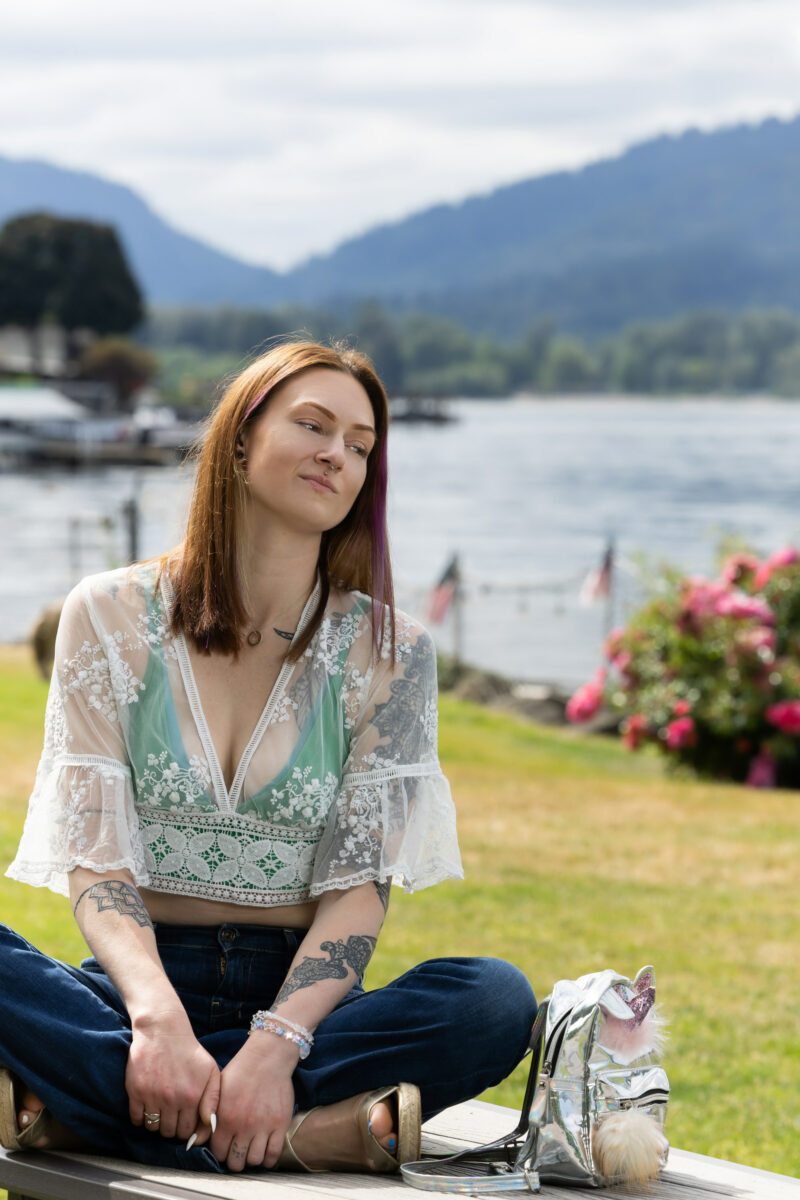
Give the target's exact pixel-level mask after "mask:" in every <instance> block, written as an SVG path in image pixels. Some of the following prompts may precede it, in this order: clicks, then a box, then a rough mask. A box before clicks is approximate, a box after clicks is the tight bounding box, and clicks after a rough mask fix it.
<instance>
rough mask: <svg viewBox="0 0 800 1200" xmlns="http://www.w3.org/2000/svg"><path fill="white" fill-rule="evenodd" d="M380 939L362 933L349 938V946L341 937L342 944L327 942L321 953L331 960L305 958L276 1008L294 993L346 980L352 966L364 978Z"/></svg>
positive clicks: (280, 994)
mask: <svg viewBox="0 0 800 1200" xmlns="http://www.w3.org/2000/svg"><path fill="white" fill-rule="evenodd" d="M377 940H378V939H377V938H374V937H369V935H368V934H366V933H362V934H355V935H353V936H352V937H349V938H348V939H347V945H345V944H344V942H343V941H342V940H341V938H340V939H339V941H338V942H323V943H322V944H321V946H320V950H324V951H325V953H326V954H327V955H328V959H327V961H326V960H325V959H324V958H308V957H306V958H304V959H303V961H302V962H301V963H298V965H297V966H296V967H295V969H294V970H293V971H292V973H291V975H290V976H289V978H288V979H287V980H286V982H285V983H284V985H283V987H282V988H281V990H280V991H279V992H278V994H277V996H276V997H275V999H274V1001H273V1005H275V1006H277V1005H278V1004H280V1003H281V1001H282V1000H286V999H287V998H288V997H289V996H291V994H292V992H297V991H299V990H300V989H301V988H307V987H311V986H312V985H313V984H315V983H318V982H319V981H320V980H321V979H346V978H347V968H348V967H350V968H352V970H353V971H355V973H356V978H357V979H360V978H361V976H362V975H363V974H364V971H365V970H366V968H367V963H368V962H369V960H370V958H371V957H372V951H373V950H374V949H375V943H376V942H377Z"/></svg>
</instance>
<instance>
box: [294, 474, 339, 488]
mask: <svg viewBox="0 0 800 1200" xmlns="http://www.w3.org/2000/svg"><path fill="white" fill-rule="evenodd" d="M300 478H301V479H304V480H305V481H306V483H310V484H311V486H312V487H313V489H314V491H315V492H335V491H336V488H335V487H334V486H333V484H332V483H331V482H330V481H329V480H327V479H326V478H325V476H324V475H301V477H300Z"/></svg>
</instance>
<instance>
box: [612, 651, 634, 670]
mask: <svg viewBox="0 0 800 1200" xmlns="http://www.w3.org/2000/svg"><path fill="white" fill-rule="evenodd" d="M632 662H633V655H632V654H631V652H630V650H621V651H620V653H619V654H615V655H614V657H613V658H612V659H611V665H612V667H614V669H615V670H616V671H619V673H620V675H625V674H627V672H628V669H629V667H630V665H631V663H632Z"/></svg>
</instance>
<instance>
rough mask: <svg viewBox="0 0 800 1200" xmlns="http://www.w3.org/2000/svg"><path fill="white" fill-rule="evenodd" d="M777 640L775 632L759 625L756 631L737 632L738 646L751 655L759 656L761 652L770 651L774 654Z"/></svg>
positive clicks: (741, 630)
mask: <svg viewBox="0 0 800 1200" xmlns="http://www.w3.org/2000/svg"><path fill="white" fill-rule="evenodd" d="M776 640H777V639H776V636H775V630H774V629H768V628H767V627H766V625H759V626H758V627H757V628H756V629H739V630H737V632H736V644H737V645H738V646H740V647H741V649H742V650H745V651H748V652H749V653H751V654H758V653H759V651H761V650H768V651H770V652H771V653H772V654H774V653H775V643H776ZM767 657H769V655H768V656H767Z"/></svg>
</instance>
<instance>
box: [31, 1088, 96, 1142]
mask: <svg viewBox="0 0 800 1200" xmlns="http://www.w3.org/2000/svg"><path fill="white" fill-rule="evenodd" d="M43 1108H44V1105H43V1104H42V1102H41V1100H40V1099H39V1098H38V1096H34V1094H33V1092H29V1091H27V1090H25V1091H23V1093H22V1106H21V1108H20V1110H19V1112H18V1113H17V1123H18V1125H19V1127H20V1129H27V1127H28V1126H29V1125H30V1123H31V1121H33V1119H34V1117H35V1116H36V1115H37V1113H40V1112H41V1111H42V1109H43ZM87 1147H88V1142H85V1141H84V1140H83V1138H81V1137H78V1135H77V1134H76V1133H73V1132H72V1130H71V1129H67V1128H66V1127H65V1126H64V1125H62V1124H61V1122H60V1121H56V1120H55V1118H53V1120H51V1122H50V1124H49V1125H48V1127H47V1133H45V1134H43V1135H42V1137H40V1138H39V1139H38V1141H36V1142H34V1145H33V1148H34V1149H36V1150H83V1149H85V1148H87Z"/></svg>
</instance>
